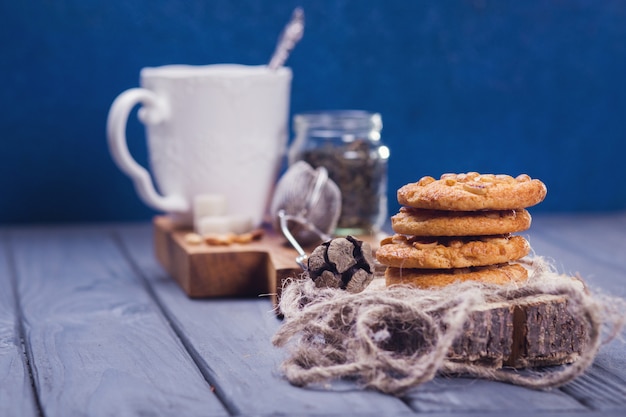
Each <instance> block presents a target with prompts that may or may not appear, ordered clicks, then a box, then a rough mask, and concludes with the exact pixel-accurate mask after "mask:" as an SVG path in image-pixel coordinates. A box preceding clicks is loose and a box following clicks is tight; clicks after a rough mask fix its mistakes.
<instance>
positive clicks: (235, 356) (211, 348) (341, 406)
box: [119, 227, 410, 415]
mask: <svg viewBox="0 0 626 417" xmlns="http://www.w3.org/2000/svg"><path fill="white" fill-rule="evenodd" d="M119 233H120V236H121V240H122V243H123V245H124V246H125V247H126V248H127V249H128V252H129V255H130V256H131V257H132V259H133V260H134V261H135V262H136V263H137V265H138V267H139V268H140V269H141V270H142V271H143V273H144V274H145V276H146V279H147V280H148V282H149V283H150V285H151V286H152V288H153V290H154V292H155V294H156V295H157V297H158V299H159V300H160V302H161V304H162V306H163V308H164V310H165V311H167V314H168V318H169V319H170V320H171V322H172V325H173V327H174V328H175V329H177V331H178V332H179V333H180V334H181V335H182V337H183V338H184V340H185V343H186V346H187V347H188V349H189V350H190V351H192V352H193V355H194V356H195V357H196V361H197V362H198V363H199V364H200V366H201V367H202V368H203V369H204V372H205V373H206V374H207V375H208V377H209V378H210V379H211V380H213V381H215V382H214V383H215V385H216V391H217V393H218V395H219V396H220V398H221V399H222V400H223V401H225V402H226V403H227V404H228V406H229V410H231V411H232V412H234V413H242V414H244V415H248V414H255V415H268V414H285V415H295V414H297V415H300V414H301V413H307V414H317V415H329V414H334V415H356V414H367V413H371V414H375V415H382V414H386V415H394V414H398V413H407V412H410V409H409V408H407V406H406V405H405V404H404V403H403V402H402V401H400V400H398V399H396V398H393V397H388V396H384V395H382V394H379V393H376V392H364V391H361V390H356V389H355V387H354V386H353V385H351V384H343V383H340V384H337V386H335V389H336V390H339V391H340V393H337V392H333V391H332V390H328V388H327V387H321V388H319V389H301V388H297V387H294V386H291V385H290V384H289V383H288V382H287V381H286V380H284V379H283V378H281V377H280V375H279V369H278V368H279V364H280V362H281V360H282V355H283V352H282V351H281V350H279V349H276V348H274V347H273V346H272V344H271V341H270V340H271V338H272V336H273V334H274V333H275V332H276V330H277V329H278V326H279V325H280V322H279V320H278V319H277V318H276V315H275V313H274V311H273V310H272V304H271V302H270V300H269V298H267V297H266V298H265V299H264V298H260V299H204V300H192V299H189V298H188V297H187V296H186V295H185V293H184V292H183V291H182V290H181V289H180V288H179V287H178V286H177V284H176V282H175V281H174V280H173V279H172V278H170V277H169V276H167V274H166V273H165V272H164V271H163V269H162V268H161V267H160V265H159V264H158V263H157V262H156V260H155V257H154V254H153V253H152V245H151V241H152V233H151V231H150V229H149V228H147V227H138V228H136V229H130V228H122V229H120V232H119Z"/></svg>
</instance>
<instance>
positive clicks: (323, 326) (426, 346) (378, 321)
mask: <svg viewBox="0 0 626 417" xmlns="http://www.w3.org/2000/svg"><path fill="white" fill-rule="evenodd" d="M527 266H528V268H529V269H530V276H529V279H528V281H527V283H525V284H524V285H523V286H494V285H485V284H479V283H476V282H464V283H456V284H453V285H450V286H447V287H444V288H440V289H437V290H420V289H416V288H409V287H407V286H393V287H389V288H384V287H383V288H377V289H373V288H368V289H366V290H365V291H363V292H361V293H357V294H351V293H348V292H346V291H342V290H338V289H329V288H321V289H320V288H316V287H315V284H314V283H313V281H312V280H310V279H294V280H293V281H292V282H290V283H288V284H287V285H285V286H284V288H283V292H282V295H281V301H280V304H279V308H280V310H281V313H282V314H283V315H284V322H283V324H282V326H281V328H280V329H279V330H278V332H277V333H276V334H275V336H274V338H273V343H274V345H276V346H279V347H286V348H287V349H288V355H287V358H286V359H285V361H284V362H283V364H282V366H281V370H282V373H283V374H284V376H285V378H286V379H287V380H288V381H289V382H290V383H292V384H294V385H297V386H306V385H310V384H314V383H324V382H330V381H332V380H336V379H341V378H349V379H353V380H355V381H356V382H357V383H358V384H360V385H361V386H362V387H364V388H369V389H375V390H378V391H381V392H384V393H387V394H393V395H402V394H404V393H405V392H406V391H407V390H409V389H411V388H413V387H416V386H418V385H420V384H422V383H424V382H427V381H429V380H431V379H432V378H434V377H435V376H436V375H437V374H441V375H465V376H470V377H476V378H484V379H489V380H495V381H503V382H508V383H512V384H516V385H521V386H525V387H530V388H535V389H542V388H550V387H557V386H560V385H563V384H565V383H567V382H569V381H571V380H572V379H574V378H576V377H577V376H579V375H581V374H582V373H583V372H584V371H585V370H586V369H587V368H588V367H589V366H590V365H591V364H592V363H593V360H594V358H595V356H596V353H597V352H598V349H599V347H600V345H601V344H602V343H606V342H608V341H609V340H611V339H613V338H614V337H615V336H617V335H619V334H620V332H621V330H622V328H623V325H624V320H625V319H624V318H625V317H626V301H625V300H623V299H621V298H616V297H610V296H606V295H601V294H597V293H596V294H592V293H591V292H590V291H589V289H587V288H584V286H583V285H582V283H581V281H580V280H577V279H573V278H571V277H568V276H564V275H561V274H558V273H557V272H556V271H555V270H554V269H553V268H552V267H551V266H550V264H549V262H547V261H545V260H544V259H543V258H540V257H534V258H532V259H530V260H529V261H528V262H527ZM370 287H372V285H371V286H370ZM545 294H549V295H562V296H565V297H566V298H567V300H568V302H567V305H568V309H569V313H570V314H571V316H572V317H573V319H574V320H575V321H576V322H577V323H582V324H583V325H584V326H585V327H586V329H585V330H586V331H585V333H586V335H587V340H586V341H585V343H584V349H583V351H582V352H581V353H580V356H579V357H578V359H577V360H576V361H575V362H574V363H572V364H569V365H563V366H556V367H550V368H551V369H536V370H524V371H523V372H520V371H519V370H514V369H506V368H495V367H493V366H490V365H486V364H480V363H460V362H458V361H452V360H450V359H448V358H447V356H448V352H449V349H450V347H451V346H452V344H453V342H454V340H455V339H456V338H457V337H458V336H459V335H460V334H461V333H462V330H463V326H464V323H465V321H466V319H467V317H468V316H469V315H470V313H471V312H472V311H474V310H475V309H477V308H478V307H479V306H481V305H484V303H493V302H510V301H511V300H515V299H519V298H522V297H528V296H533V295H545ZM406 337H410V338H411V340H412V342H411V345H412V346H411V347H410V348H409V349H406V348H405V349H394V348H390V346H393V345H394V341H395V342H397V341H398V340H401V339H402V338H406Z"/></svg>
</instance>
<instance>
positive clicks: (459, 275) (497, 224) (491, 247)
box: [376, 172, 547, 288]
mask: <svg viewBox="0 0 626 417" xmlns="http://www.w3.org/2000/svg"><path fill="white" fill-rule="evenodd" d="M546 192H547V190H546V186H545V185H544V184H543V183H542V182H541V181H539V180H537V179H531V178H530V177H529V176H528V175H525V174H523V175H520V176H518V177H516V178H513V177H511V176H509V175H493V174H483V175H481V174H479V173H477V172H469V173H466V174H444V175H442V176H441V178H440V179H439V180H435V179H434V178H432V177H423V178H422V179H420V180H419V181H418V182H416V183H411V184H407V185H405V186H403V187H401V188H400V189H399V190H398V202H399V203H400V204H401V205H402V208H401V209H400V212H399V213H397V214H396V215H394V216H393V217H392V218H391V225H392V229H393V231H394V232H395V234H394V235H393V236H391V237H388V238H386V239H384V240H383V241H382V242H381V246H380V248H379V249H378V250H377V252H376V258H377V260H378V261H379V262H380V263H381V264H383V265H385V266H386V267H387V268H386V271H385V280H386V284H387V285H388V286H389V285H394V284H412V285H414V286H416V287H419V288H430V287H438V286H443V285H448V284H451V283H453V282H456V281H465V280H474V281H481V282H485V283H491V284H506V283H511V282H523V281H525V280H526V279H527V277H528V272H527V270H526V268H524V267H523V266H522V265H521V264H519V263H517V262H516V261H518V260H519V259H521V258H523V257H524V256H526V255H528V253H529V252H530V245H529V243H528V241H527V240H526V239H524V237H522V236H519V235H513V233H515V232H520V231H523V230H526V229H528V228H529V227H530V223H531V217H530V214H529V213H528V211H527V210H526V208H527V207H530V206H534V205H535V204H538V203H540V202H541V201H543V199H544V198H545V196H546Z"/></svg>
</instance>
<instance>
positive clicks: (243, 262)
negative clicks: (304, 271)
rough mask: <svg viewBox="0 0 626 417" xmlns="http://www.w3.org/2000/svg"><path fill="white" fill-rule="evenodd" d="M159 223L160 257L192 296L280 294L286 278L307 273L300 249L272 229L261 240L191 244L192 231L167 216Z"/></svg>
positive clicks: (156, 233)
mask: <svg viewBox="0 0 626 417" xmlns="http://www.w3.org/2000/svg"><path fill="white" fill-rule="evenodd" d="M153 224H154V239H153V240H154V244H153V245H154V251H155V254H156V258H157V259H158V261H159V262H160V263H161V265H162V266H163V268H164V269H165V270H166V271H167V272H168V273H169V274H170V276H172V277H173V278H174V279H175V280H176V281H177V282H178V283H179V285H180V286H181V288H182V289H183V290H184V291H185V293H187V295H189V296H190V297H257V296H259V295H260V294H268V293H272V294H274V293H276V287H277V282H280V280H281V278H283V277H285V276H288V275H296V274H299V273H300V272H301V269H300V267H299V266H298V264H297V263H296V260H295V258H296V256H297V253H296V251H295V250H294V249H292V248H291V247H289V246H287V244H286V242H285V239H284V238H283V237H282V236H279V235H277V234H276V233H274V232H273V231H271V230H269V229H268V230H267V231H266V233H265V234H264V235H263V237H262V238H261V240H259V241H253V242H249V243H246V244H231V245H224V246H222V245H207V244H204V243H202V244H190V243H188V242H187V241H186V240H185V236H186V235H187V234H188V233H190V232H191V230H189V229H181V228H177V226H176V224H175V223H174V222H172V221H171V220H170V219H169V218H168V217H167V216H156V217H155V218H154V220H153Z"/></svg>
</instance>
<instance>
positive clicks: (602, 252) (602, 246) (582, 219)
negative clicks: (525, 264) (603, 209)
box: [530, 213, 626, 295]
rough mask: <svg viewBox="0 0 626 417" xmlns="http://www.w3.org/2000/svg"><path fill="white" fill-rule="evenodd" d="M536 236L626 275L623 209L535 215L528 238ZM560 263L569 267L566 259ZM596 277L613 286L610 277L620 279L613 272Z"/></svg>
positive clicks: (590, 264)
mask: <svg viewBox="0 0 626 417" xmlns="http://www.w3.org/2000/svg"><path fill="white" fill-rule="evenodd" d="M535 237H543V238H544V240H547V241H549V242H551V243H552V245H553V246H556V247H557V248H559V249H561V251H563V252H573V253H578V254H579V255H581V256H582V257H583V258H584V259H585V260H584V262H588V265H589V266H592V267H595V265H598V264H601V265H605V266H607V267H612V269H615V270H618V271H621V272H622V277H623V276H625V275H626V256H625V254H626V213H607V214H597V215H590V214H577V215H574V214H570V215H558V216H557V215H554V214H552V215H547V214H544V215H540V216H535V219H534V220H533V225H532V227H531V229H530V238H531V239H534V238H535ZM532 244H533V242H532V241H531V245H532ZM533 246H534V245H533ZM555 255H558V254H555ZM556 259H557V260H558V258H556ZM577 264H579V263H578V262H577ZM560 266H564V267H569V268H571V267H572V266H571V265H569V263H568V264H567V265H566V264H563V265H560ZM581 272H582V271H581ZM589 274H590V275H591V277H590V278H593V276H595V275H597V274H594V273H593V271H589ZM599 278H600V281H598V282H599V284H600V285H602V286H605V284H607V285H609V287H612V285H611V284H612V282H611V281H616V282H620V279H619V277H618V278H617V279H616V278H614V277H613V276H612V275H611V276H609V277H608V279H606V278H604V277H599ZM621 282H622V283H624V282H626V279H624V280H621ZM623 288H624V286H622V289H623ZM607 289H608V288H607ZM622 295H626V293H624V294H622Z"/></svg>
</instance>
